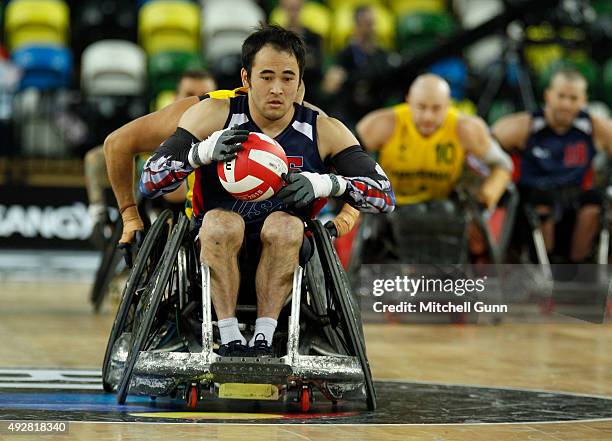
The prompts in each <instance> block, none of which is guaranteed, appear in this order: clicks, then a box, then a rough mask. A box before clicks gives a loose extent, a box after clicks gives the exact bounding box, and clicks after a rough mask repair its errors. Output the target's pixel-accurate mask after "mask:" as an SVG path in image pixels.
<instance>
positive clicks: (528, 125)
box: [492, 112, 534, 150]
mask: <svg viewBox="0 0 612 441" xmlns="http://www.w3.org/2000/svg"><path fill="white" fill-rule="evenodd" d="M533 121H534V114H532V113H529V112H518V113H512V114H510V115H506V116H503V117H501V118H500V119H499V120H497V121H496V122H495V124H493V128H492V132H493V136H495V138H496V139H497V141H498V142H499V143H500V144H501V146H502V147H503V148H504V149H506V150H513V149H523V148H524V147H525V143H526V142H527V139H528V138H529V134H530V132H531V130H532V123H533Z"/></svg>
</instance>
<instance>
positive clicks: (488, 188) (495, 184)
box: [478, 167, 512, 208]
mask: <svg viewBox="0 0 612 441" xmlns="http://www.w3.org/2000/svg"><path fill="white" fill-rule="evenodd" d="M511 178H512V175H511V174H510V172H509V171H508V170H506V169H504V168H502V167H494V168H493V169H492V170H491V174H490V175H489V176H487V178H486V179H485V180H484V182H483V183H482V185H481V187H480V192H479V195H478V196H479V199H480V201H481V202H483V203H484V204H486V206H487V207H488V208H494V207H495V206H496V205H497V203H498V202H499V200H500V198H501V197H502V196H503V194H504V192H505V191H506V188H507V187H508V184H509V183H510V180H511Z"/></svg>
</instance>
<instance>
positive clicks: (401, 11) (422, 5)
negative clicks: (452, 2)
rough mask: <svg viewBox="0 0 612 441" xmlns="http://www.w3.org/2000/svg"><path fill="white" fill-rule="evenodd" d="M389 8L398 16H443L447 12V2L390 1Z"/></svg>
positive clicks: (420, 0) (427, 0) (441, 0)
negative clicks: (420, 13) (417, 14)
mask: <svg viewBox="0 0 612 441" xmlns="http://www.w3.org/2000/svg"><path fill="white" fill-rule="evenodd" d="M389 8H390V9H391V10H392V11H393V12H394V13H395V15H397V16H400V15H407V14H414V13H419V12H427V13H430V14H441V13H444V12H446V2H445V0H389Z"/></svg>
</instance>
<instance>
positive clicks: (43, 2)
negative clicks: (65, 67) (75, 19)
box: [5, 0, 70, 50]
mask: <svg viewBox="0 0 612 441" xmlns="http://www.w3.org/2000/svg"><path fill="white" fill-rule="evenodd" d="M5 14H6V16H5V30H6V34H7V40H8V46H9V48H10V49H11V50H15V49H17V48H19V47H21V46H25V45H31V44H47V45H48V44H51V45H62V46H63V45H66V43H67V41H68V25H69V21H70V13H69V10H68V6H67V5H66V3H64V2H63V1H61V0H14V1H12V2H10V3H9V4H8V5H7V6H6V12H5Z"/></svg>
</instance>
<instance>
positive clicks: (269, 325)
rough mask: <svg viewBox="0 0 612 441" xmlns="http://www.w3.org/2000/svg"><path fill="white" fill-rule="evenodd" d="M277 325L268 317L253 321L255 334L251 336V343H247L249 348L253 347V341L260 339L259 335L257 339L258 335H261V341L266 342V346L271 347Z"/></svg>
mask: <svg viewBox="0 0 612 441" xmlns="http://www.w3.org/2000/svg"><path fill="white" fill-rule="evenodd" d="M277 324H278V322H277V321H276V320H274V319H273V318H270V317H260V318H258V319H257V320H255V333H254V334H253V338H252V339H251V341H249V346H253V345H254V344H255V339H257V340H261V339H262V337H261V335H260V336H259V338H257V336H258V334H263V339H264V340H266V341H267V342H268V345H271V344H272V338H273V337H274V331H275V330H276V325H277Z"/></svg>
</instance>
